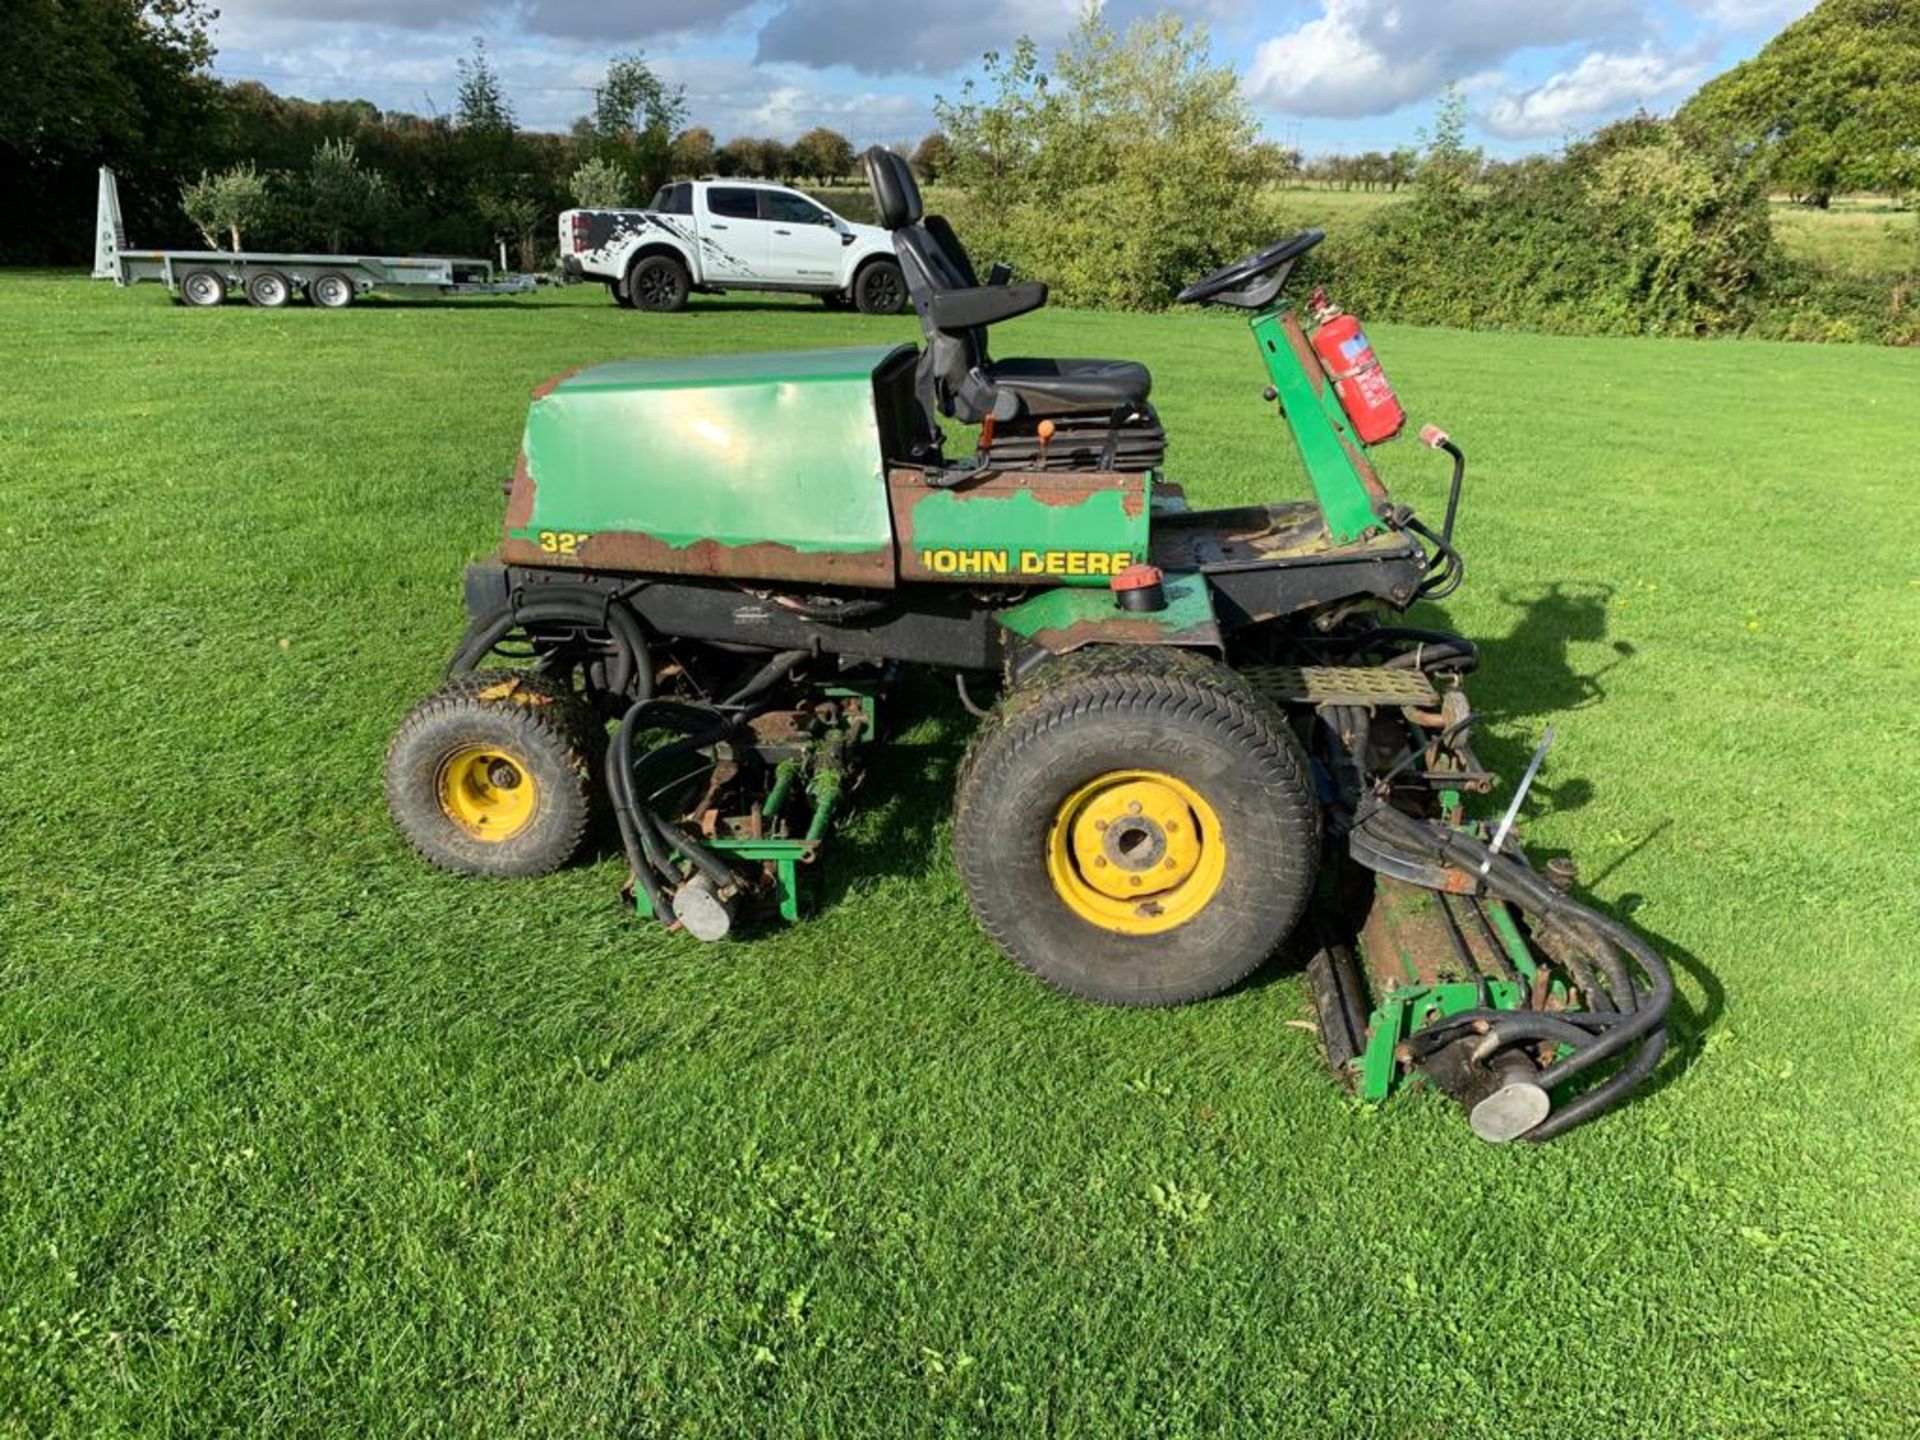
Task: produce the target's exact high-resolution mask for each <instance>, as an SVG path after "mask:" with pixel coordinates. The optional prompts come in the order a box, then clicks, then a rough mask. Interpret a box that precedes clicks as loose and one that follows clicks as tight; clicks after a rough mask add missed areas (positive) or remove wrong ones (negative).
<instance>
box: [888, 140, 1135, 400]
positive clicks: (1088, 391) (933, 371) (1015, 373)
mask: <svg viewBox="0 0 1920 1440" xmlns="http://www.w3.org/2000/svg"><path fill="white" fill-rule="evenodd" d="M864 159H865V161H866V167H867V180H868V182H869V183H870V184H871V185H872V186H873V198H874V203H875V206H876V207H877V208H878V210H879V212H880V223H881V224H882V225H884V226H885V227H886V228H887V230H888V231H889V232H890V233H891V234H892V235H893V248H894V251H895V253H896V254H898V255H899V257H900V269H901V273H902V274H903V275H904V276H905V277H906V282H907V293H908V294H909V295H911V296H912V297H913V308H914V313H915V314H917V315H918V316H919V317H920V329H921V332H922V333H923V334H924V335H925V336H926V340H927V345H926V350H925V351H924V352H923V353H922V355H921V357H920V366H919V372H918V378H917V388H918V390H919V394H920V403H921V405H922V406H923V407H924V408H925V410H926V412H927V417H928V419H929V420H930V421H932V420H933V417H934V415H935V414H936V413H937V414H940V415H948V416H951V417H952V418H954V419H956V420H958V421H960V422H961V423H962V424H966V425H977V424H979V423H980V422H981V421H983V420H985V419H987V418H988V417H989V416H991V417H992V418H993V419H995V420H998V421H1003V422H1013V421H1020V420H1039V419H1042V418H1046V417H1059V416H1063V415H1093V414H1098V415H1100V416H1102V417H1107V416H1112V415H1114V414H1115V413H1116V412H1118V411H1122V410H1126V411H1134V410H1140V409H1143V408H1144V407H1145V406H1146V403H1147V395H1148V392H1149V391H1151V390H1152V388H1153V379H1152V377H1151V376H1150V375H1148V373H1147V367H1146V366H1144V365H1136V364H1134V363H1133V362H1132V361H1130V360H1039V359H1029V360H995V359H993V358H992V357H991V356H990V355H989V354H988V353H987V327H988V326H989V325H997V324H999V323H1000V322H1001V321H1002V320H1011V319H1013V318H1014V317H1015V316H1016V315H1025V314H1027V313H1029V312H1030V311H1033V310H1038V309H1039V308H1040V307H1041V306H1042V305H1044V304H1046V303H1047V287H1046V286H1045V285H1044V284H1043V283H1041V282H1039V281H1037V280H1028V281H1022V282H1020V283H1018V284H1010V283H1008V282H1009V280H1010V279H1011V276H1010V275H1009V273H1008V272H1007V270H1006V268H1005V267H1004V266H998V265H996V266H995V267H994V270H993V273H992V274H991V275H989V276H988V277H987V280H986V283H985V284H982V283H981V281H980V277H979V276H978V275H977V274H975V273H974V268H973V261H972V259H971V258H969V257H968V255H967V249H966V246H964V245H962V244H961V243H960V237H959V236H958V235H955V234H954V233H953V227H952V226H951V225H949V224H947V222H946V221H945V220H944V219H942V218H941V217H940V216H938V215H928V214H927V213H926V212H925V208H924V207H923V205H922V204H921V200H920V187H919V185H918V184H917V183H916V182H915V181H914V178H913V171H912V170H911V169H910V168H909V167H908V165H907V162H906V161H905V160H903V159H901V158H900V157H899V156H898V155H896V154H894V153H893V152H892V151H891V150H888V149H886V148H884V147H882V146H879V145H876V146H874V147H873V148H872V149H871V150H869V151H867V153H866V155H865V157H864ZM936 423H937V422H936Z"/></svg>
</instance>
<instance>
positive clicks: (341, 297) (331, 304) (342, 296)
mask: <svg viewBox="0 0 1920 1440" xmlns="http://www.w3.org/2000/svg"><path fill="white" fill-rule="evenodd" d="M307 301H308V303H309V304H313V305H317V306H319V307H320V308H321V309H322V310H344V309H346V308H347V307H348V306H349V305H351V304H353V281H352V280H350V279H348V278H347V277H346V276H345V275H343V274H341V273H340V272H339V271H338V270H327V271H323V272H322V273H320V274H318V275H316V276H314V277H313V279H311V280H309V281H308V282H307Z"/></svg>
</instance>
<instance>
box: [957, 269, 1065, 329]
mask: <svg viewBox="0 0 1920 1440" xmlns="http://www.w3.org/2000/svg"><path fill="white" fill-rule="evenodd" d="M1046 303H1047V286H1046V282H1045V281H1044V280H1023V281H1022V282H1021V283H1020V284H1018V285H982V286H979V287H978V288H976V289H972V290H939V291H935V292H934V296H933V300H932V302H931V303H930V304H929V305H928V307H927V309H928V313H929V316H930V318H931V319H932V320H933V324H934V328H935V329H936V330H971V329H973V328H974V327H975V326H978V325H998V324H999V323H1000V322H1001V321H1002V320H1011V319H1013V317H1014V316H1016V315H1025V314H1026V313H1027V312H1028V311H1030V310H1038V309H1039V308H1040V307H1041V306H1042V305H1044V304H1046Z"/></svg>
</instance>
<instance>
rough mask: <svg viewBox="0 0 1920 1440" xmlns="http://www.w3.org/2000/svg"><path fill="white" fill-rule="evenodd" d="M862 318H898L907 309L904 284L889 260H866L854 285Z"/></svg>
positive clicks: (855, 297) (897, 270) (905, 285)
mask: <svg viewBox="0 0 1920 1440" xmlns="http://www.w3.org/2000/svg"><path fill="white" fill-rule="evenodd" d="M853 300H854V304H856V305H858V306H859V307H860V313H861V314H862V315H898V314H899V313H900V312H901V311H902V310H904V309H905V308H906V305H907V280H906V277H905V276H904V275H902V274H901V273H900V266H899V265H898V264H897V263H896V262H894V261H892V260H869V261H868V262H867V265H866V268H865V269H863V270H862V271H861V272H860V273H859V274H858V275H857V276H855V277H854V281H853Z"/></svg>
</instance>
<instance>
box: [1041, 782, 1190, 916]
mask: <svg viewBox="0 0 1920 1440" xmlns="http://www.w3.org/2000/svg"><path fill="white" fill-rule="evenodd" d="M1226 872H1227V846H1226V840H1225V838H1224V837H1223V836H1222V835H1221V833H1220V817H1219V816H1218V815H1216V814H1215V813H1214V810H1213V806H1211V805H1209V804H1208V803H1207V802H1206V800H1205V799H1204V798H1203V797H1202V796H1201V794H1200V792H1199V791H1197V790H1195V789H1194V788H1193V787H1192V786H1191V785H1189V784H1187V783H1186V782H1185V781H1184V780H1177V779H1175V778H1174V777H1173V776H1171V775H1165V774H1162V773H1161V772H1160V771H1158V770H1111V771H1109V772H1107V773H1106V774H1105V775H1101V776H1099V777H1098V778H1096V779H1093V780H1090V781H1088V782H1087V783H1086V784H1085V785H1082V786H1081V787H1080V788H1079V789H1078V790H1075V791H1074V792H1073V793H1072V794H1071V795H1069V796H1067V798H1066V799H1065V800H1064V801H1062V802H1061V804H1060V808H1059V809H1058V810H1057V811H1056V812H1055V813H1054V817H1053V825H1052V826H1051V828H1049V830H1048V831H1047V875H1048V877H1049V878H1050V879H1051V880H1052V881H1053V888H1054V889H1055V890H1056V891H1058V892H1059V895H1060V898H1061V899H1062V900H1063V901H1065V902H1066V905H1067V908H1068V909H1069V910H1071V911H1073V913H1074V914H1076V915H1078V916H1079V917H1080V918H1081V919H1082V920H1085V921H1086V922H1087V923H1088V924H1089V925H1098V926H1099V927H1100V928H1101V929H1103V930H1112V931H1115V932H1117V933H1119V934H1121V935H1156V934H1159V933H1160V932H1161V931H1164V930H1171V929H1173V928H1174V927H1175V926H1177V925H1184V924H1186V923H1187V921H1189V920H1191V919H1192V918H1193V917H1194V916H1196V915H1198V914H1199V913H1200V912H1201V911H1202V910H1204V909H1206V907H1207V905H1208V904H1209V903H1210V902H1211V901H1212V899H1213V897H1214V896H1215V895H1216V894H1217V893H1218V892H1219V889H1220V881H1221V879H1222V878H1223V877H1224V876H1225V875H1226Z"/></svg>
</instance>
